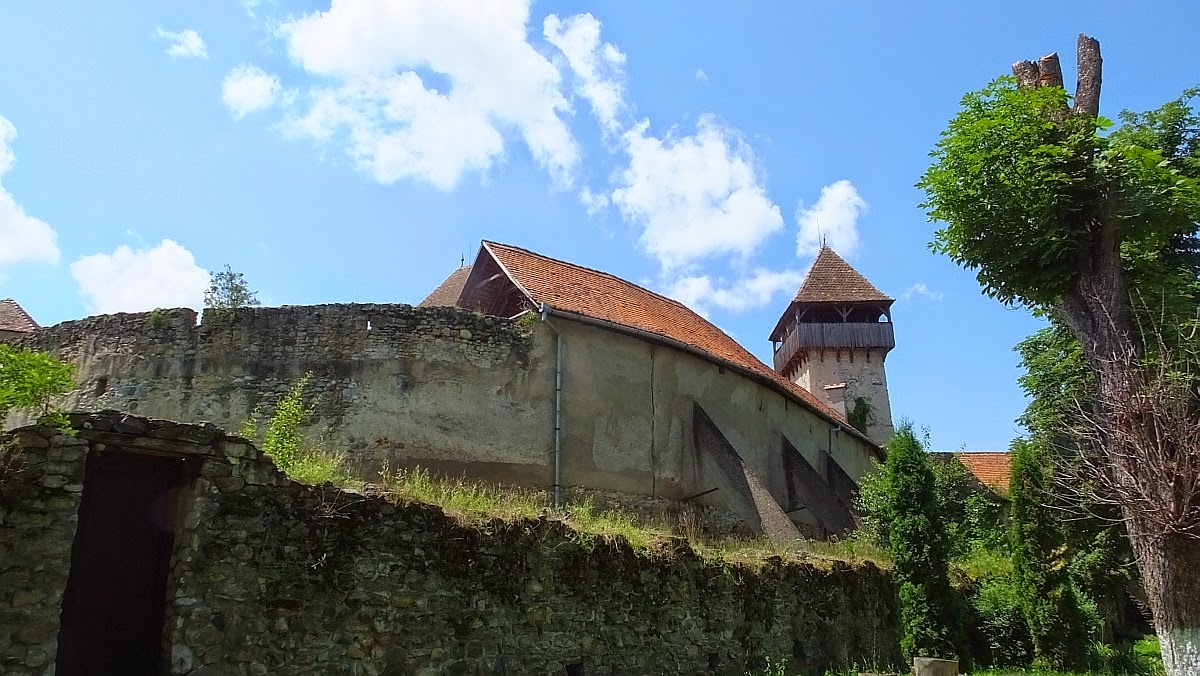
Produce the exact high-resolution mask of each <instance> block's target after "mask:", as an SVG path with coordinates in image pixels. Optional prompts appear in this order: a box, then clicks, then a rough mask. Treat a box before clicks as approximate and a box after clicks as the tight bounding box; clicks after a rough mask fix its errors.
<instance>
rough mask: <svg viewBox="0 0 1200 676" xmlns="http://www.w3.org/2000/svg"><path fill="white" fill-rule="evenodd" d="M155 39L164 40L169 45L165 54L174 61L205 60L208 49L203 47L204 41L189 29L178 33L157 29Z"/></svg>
mask: <svg viewBox="0 0 1200 676" xmlns="http://www.w3.org/2000/svg"><path fill="white" fill-rule="evenodd" d="M154 35H155V37H157V38H159V39H161V40H166V41H168V42H170V43H171V44H170V45H169V46H168V47H167V54H169V55H170V56H171V58H174V59H207V58H208V48H207V47H205V46H204V39H203V38H201V37H200V34H199V33H197V32H196V31H194V30H191V29H190V28H189V29H187V30H182V31H179V32H178V33H176V32H173V31H168V30H163V29H162V28H159V29H158V30H157V31H155V32H154Z"/></svg>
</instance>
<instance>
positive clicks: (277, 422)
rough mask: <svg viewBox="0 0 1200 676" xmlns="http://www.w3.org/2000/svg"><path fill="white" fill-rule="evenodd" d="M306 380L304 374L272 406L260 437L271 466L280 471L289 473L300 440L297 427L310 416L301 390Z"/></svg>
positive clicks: (309, 375) (306, 384)
mask: <svg viewBox="0 0 1200 676" xmlns="http://www.w3.org/2000/svg"><path fill="white" fill-rule="evenodd" d="M310 380H312V374H311V373H306V374H304V375H303V376H301V377H300V380H298V381H296V384H295V385H292V387H291V388H290V389H289V390H288V391H287V394H284V395H283V396H282V397H280V399H279V403H278V404H276V405H275V415H274V416H272V417H271V422H270V423H269V424H268V425H267V435H266V437H264V438H263V444H262V450H263V452H264V453H266V454H267V455H269V456H271V459H272V460H274V461H275V465H276V466H277V467H279V469H281V470H283V471H284V472H288V473H290V470H291V469H292V467H293V465H295V463H296V461H297V460H298V459H299V457H300V455H301V451H302V449H301V444H302V443H303V441H304V435H303V433H302V432H301V431H300V428H301V426H303V425H304V423H306V422H308V419H309V418H310V417H312V414H313V406H312V405H311V404H306V403H305V402H304V391H305V390H306V389H308V383H309V381H310Z"/></svg>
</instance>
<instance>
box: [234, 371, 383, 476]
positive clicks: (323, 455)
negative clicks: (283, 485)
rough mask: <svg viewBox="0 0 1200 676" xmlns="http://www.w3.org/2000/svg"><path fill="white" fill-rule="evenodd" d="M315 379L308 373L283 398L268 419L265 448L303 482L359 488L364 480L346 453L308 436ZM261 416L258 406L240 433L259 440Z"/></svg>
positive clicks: (287, 470)
mask: <svg viewBox="0 0 1200 676" xmlns="http://www.w3.org/2000/svg"><path fill="white" fill-rule="evenodd" d="M311 380H312V374H311V373H306V374H304V375H303V376H301V377H300V380H298V381H296V383H295V384H294V385H292V387H291V388H289V389H288V391H287V393H286V394H284V395H283V396H282V397H280V399H279V402H278V403H277V404H276V405H275V413H274V415H272V416H271V419H270V420H269V421H267V426H266V434H265V436H264V437H263V439H262V450H263V452H264V453H266V454H267V455H269V456H271V460H272V461H273V462H274V463H275V466H276V467H278V468H279V469H280V471H282V472H283V473H284V474H287V475H288V476H289V477H291V478H292V479H295V480H296V481H299V482H301V483H306V484H312V485H319V484H325V483H329V484H333V485H335V486H339V487H342V488H359V487H361V486H362V485H363V482H362V481H361V480H360V479H358V478H357V477H356V476H355V474H354V472H353V471H351V468H350V467H349V466H348V463H347V462H346V457H345V456H344V455H343V454H341V453H335V452H332V451H329V450H326V449H325V448H324V446H323V445H322V444H321V443H319V442H316V441H313V440H310V439H306V438H305V436H304V431H303V427H304V424H305V423H306V422H308V419H309V418H310V417H312V414H313V405H312V404H309V403H307V402H306V400H305V391H306V390H307V389H308V383H309V382H310V381H311ZM258 419H259V408H258V407H255V408H254V410H253V411H252V412H251V413H250V417H249V418H247V419H246V421H245V422H243V423H242V427H241V430H240V431H239V432H238V434H239V435H240V436H241V437H243V438H245V439H249V440H251V441H257V440H258V426H259V423H258Z"/></svg>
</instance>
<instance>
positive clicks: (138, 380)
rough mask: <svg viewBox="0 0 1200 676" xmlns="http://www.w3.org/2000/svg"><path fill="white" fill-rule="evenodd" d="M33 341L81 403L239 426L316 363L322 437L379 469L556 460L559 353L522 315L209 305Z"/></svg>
mask: <svg viewBox="0 0 1200 676" xmlns="http://www.w3.org/2000/svg"><path fill="white" fill-rule="evenodd" d="M20 344H21V345H22V346H24V347H28V348H31V349H37V350H49V351H51V352H53V353H55V354H56V355H58V356H59V358H61V359H64V360H67V361H70V362H72V363H74V364H76V365H77V371H76V380H77V381H78V382H79V383H80V387H79V389H78V390H76V391H75V392H74V393H72V395H71V397H70V398H69V400H68V401H67V402H65V405H66V407H67V408H70V409H77V410H87V409H92V410H94V409H100V408H112V409H118V410H123V411H131V412H135V413H138V414H141V415H149V416H154V417H159V418H169V419H175V420H192V421H198V420H209V421H212V422H214V423H216V424H218V425H221V426H222V427H225V428H229V429H237V428H238V427H239V426H240V425H241V424H242V423H243V421H245V420H246V419H247V418H248V417H250V416H251V414H252V412H254V411H255V410H256V409H257V410H259V411H260V412H261V413H264V414H265V413H269V412H270V410H271V409H272V407H273V405H274V403H275V401H277V399H278V398H279V396H280V395H282V394H283V393H284V392H286V391H287V389H288V388H289V387H290V386H291V385H293V384H294V383H295V382H296V381H297V380H299V379H300V378H301V376H303V375H304V374H305V373H311V374H312V380H311V382H310V386H309V390H308V397H309V400H310V401H311V402H312V403H313V404H314V405H315V414H314V417H313V419H312V420H311V421H310V422H311V424H310V425H309V432H310V436H311V437H313V438H314V439H316V440H318V441H322V442H324V443H325V444H326V445H328V446H330V447H332V448H336V449H337V450H343V451H347V452H348V453H349V454H350V456H351V459H352V460H358V461H362V462H363V463H364V464H365V465H367V467H365V468H364V469H365V471H367V472H368V473H370V470H371V468H373V467H377V466H378V465H380V464H381V463H383V462H390V463H391V464H392V465H393V466H396V465H404V464H411V463H409V462H408V460H409V459H410V458H417V459H420V460H421V461H422V464H425V465H427V466H431V467H433V468H435V469H438V468H439V463H445V464H446V465H447V467H446V469H448V470H450V471H461V464H462V463H482V464H484V465H486V464H488V463H494V464H496V465H497V466H498V468H497V470H496V471H495V472H494V473H495V474H497V475H498V476H496V477H495V478H497V479H509V480H522V479H524V480H525V481H526V482H529V481H530V479H531V477H529V476H528V474H529V470H528V469H525V468H524V467H523V466H528V465H545V464H546V463H547V462H548V460H547V458H548V455H549V443H550V431H549V430H550V428H551V425H552V421H553V410H552V408H551V406H552V400H553V398H552V388H553V371H552V368H553V366H552V365H550V366H549V367H544V366H542V364H544V363H546V359H545V358H544V355H543V354H542V353H543V352H544V350H545V348H544V346H540V345H539V344H538V343H537V341H536V340H535V339H534V338H533V337H531V336H530V335H528V334H527V333H526V332H525V331H522V329H521V328H520V327H518V326H516V325H515V324H514V323H513V322H510V321H507V320H503V319H498V318H494V317H484V316H482V315H479V314H477V313H472V312H469V311H465V310H459V309H455V308H414V307H411V306H408V305H373V304H344V305H314V306H303V307H287V306H285V307H281V308H242V309H237V310H215V311H214V310H208V311H207V312H206V314H205V316H204V322H203V323H200V324H197V323H196V313H195V312H194V311H192V310H188V309H184V308H180V309H173V310H156V311H154V312H147V313H138V314H117V315H104V316H98V317H90V318H87V319H83V320H80V321H74V322H66V323H63V324H59V325H57V326H54V327H50V328H47V329H43V330H41V331H38V332H35V333H33V334H30V335H29V336H27V337H26V338H24V339H22V341H21V343H20ZM546 368H549V369H551V370H550V371H549V372H546V371H545V369H546ZM18 422H24V421H18V420H13V421H10V425H11V424H13V423H18ZM484 475H487V472H484ZM538 478H539V479H541V478H542V477H541V476H540V475H539V477H538ZM539 483H544V481H540V482H539Z"/></svg>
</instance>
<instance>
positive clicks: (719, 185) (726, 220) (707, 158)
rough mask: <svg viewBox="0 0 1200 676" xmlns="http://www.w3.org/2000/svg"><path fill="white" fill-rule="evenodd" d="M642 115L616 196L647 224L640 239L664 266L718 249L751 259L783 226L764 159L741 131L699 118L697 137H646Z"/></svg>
mask: <svg viewBox="0 0 1200 676" xmlns="http://www.w3.org/2000/svg"><path fill="white" fill-rule="evenodd" d="M648 127H649V122H646V121H643V122H641V123H640V124H638V125H636V126H634V127H633V128H632V129H630V130H629V131H628V132H626V133H625V136H624V141H625V147H626V152H628V154H629V160H630V161H629V166H628V167H627V168H626V169H625V170H624V171H623V172H622V173H621V175H620V177H619V181H618V187H617V188H616V189H615V190H613V192H612V196H611V197H612V202H613V204H615V205H616V206H618V207H619V208H620V209H621V212H622V214H624V216H625V217H626V218H627V219H629V220H631V221H633V222H635V223H637V224H639V225H640V226H641V227H642V235H641V239H640V242H641V245H642V247H643V248H644V249H645V250H646V251H647V252H649V253H650V254H651V255H653V256H655V257H656V258H658V260H659V262H660V263H661V264H662V266H663V268H664V269H674V268H678V267H680V266H684V265H686V264H688V263H692V262H695V261H697V260H699V259H702V258H704V257H706V256H710V255H713V254H718V253H736V254H740V255H742V256H743V257H749V256H750V255H751V254H752V253H754V251H755V250H756V249H757V248H758V246H759V245H760V244H761V243H762V242H763V241H764V240H765V239H766V238H767V237H769V236H770V235H771V234H772V233H774V232H776V231H778V230H779V229H780V228H781V227H782V226H783V217H782V216H781V215H780V212H779V207H778V206H776V205H775V204H774V203H773V202H772V201H771V199H770V197H768V196H767V193H766V189H765V188H764V187H763V185H762V177H761V176H760V174H759V170H758V167H757V160H756V158H755V157H754V153H753V151H752V150H751V149H750V146H749V145H748V144H747V143H746V142H745V140H744V139H743V138H742V136H741V135H740V134H739V133H738V132H737V131H736V130H734V129H730V128H728V127H725V126H723V125H722V124H721V123H719V122H718V121H717V120H716V118H714V117H712V116H704V117H702V118H700V121H699V123H698V125H697V129H696V133H695V134H694V135H692V136H684V137H676V136H674V135H670V134H669V135H668V136H667V137H666V138H665V139H659V138H655V137H653V136H649V135H647V133H646V132H647V129H648Z"/></svg>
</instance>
